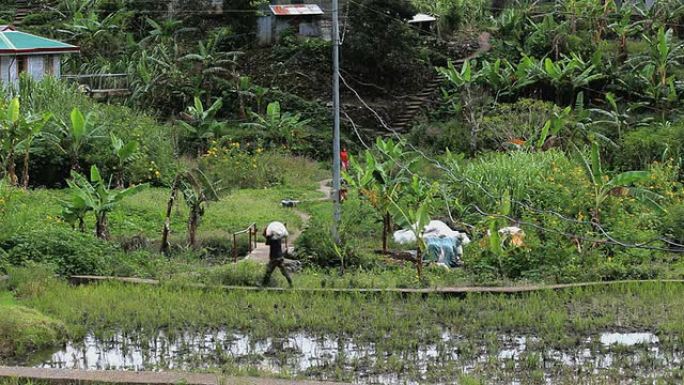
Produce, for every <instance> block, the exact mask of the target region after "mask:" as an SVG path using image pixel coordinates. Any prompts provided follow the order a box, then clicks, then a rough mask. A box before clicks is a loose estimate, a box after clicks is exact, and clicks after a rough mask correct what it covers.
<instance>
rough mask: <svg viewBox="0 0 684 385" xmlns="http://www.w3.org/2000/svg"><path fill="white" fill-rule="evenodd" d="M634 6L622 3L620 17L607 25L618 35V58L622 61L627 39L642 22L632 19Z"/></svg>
mask: <svg viewBox="0 0 684 385" xmlns="http://www.w3.org/2000/svg"><path fill="white" fill-rule="evenodd" d="M633 12H634V7H633V6H632V5H630V4H623V5H622V7H621V8H620V13H619V15H620V18H619V19H618V20H616V21H614V22H613V23H611V24H609V25H608V28H609V29H610V30H611V31H612V32H613V33H614V34H616V35H617V36H618V39H619V40H620V45H619V51H618V60H619V61H620V62H624V61H625V59H627V39H628V38H629V37H631V36H633V35H635V34H636V33H638V32H639V31H641V26H642V24H643V23H644V22H643V21H642V20H638V21H632V15H633Z"/></svg>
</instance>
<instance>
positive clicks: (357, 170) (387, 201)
mask: <svg viewBox="0 0 684 385" xmlns="http://www.w3.org/2000/svg"><path fill="white" fill-rule="evenodd" d="M413 162H415V160H412V159H411V158H410V157H409V154H408V152H406V151H405V150H404V145H403V143H401V142H399V143H395V142H394V141H392V140H391V139H388V140H387V141H385V140H382V139H381V138H378V139H377V140H376V143H375V151H370V150H367V151H366V152H365V153H364V156H363V158H362V159H361V160H358V159H356V157H352V158H351V160H350V168H349V171H347V172H345V173H344V178H345V180H346V181H347V183H349V185H350V186H351V187H353V188H355V189H357V190H358V192H359V194H360V195H361V196H362V197H364V198H365V199H367V200H368V202H369V203H370V205H371V206H372V207H373V208H374V209H375V210H376V211H377V212H378V214H380V216H381V217H382V224H383V226H382V251H383V253H387V246H388V235H389V233H390V231H391V229H392V221H391V213H390V208H391V205H392V201H396V200H397V199H398V197H399V195H400V194H401V191H402V187H403V186H404V185H405V184H406V182H407V181H408V180H409V179H408V177H407V168H408V167H409V166H410V165H411V163H413Z"/></svg>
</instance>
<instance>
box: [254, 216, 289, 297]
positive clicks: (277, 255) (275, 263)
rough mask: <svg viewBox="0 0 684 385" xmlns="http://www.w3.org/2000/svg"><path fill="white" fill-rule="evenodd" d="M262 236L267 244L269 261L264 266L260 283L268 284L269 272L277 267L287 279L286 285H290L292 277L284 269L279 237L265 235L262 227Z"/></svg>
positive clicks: (281, 244) (281, 245) (271, 272)
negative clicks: (264, 273)
mask: <svg viewBox="0 0 684 385" xmlns="http://www.w3.org/2000/svg"><path fill="white" fill-rule="evenodd" d="M264 238H266V244H267V245H268V246H269V252H268V258H269V261H268V265H267V266H266V275H264V279H263V280H262V281H261V285H262V286H266V285H268V281H270V280H271V274H273V270H275V269H276V268H279V269H280V272H281V273H283V275H284V276H285V279H287V283H288V285H290V287H292V278H290V274H289V273H288V272H287V269H285V257H284V256H283V243H282V241H281V240H280V239H275V238H273V237H272V236H267V235H266V229H264Z"/></svg>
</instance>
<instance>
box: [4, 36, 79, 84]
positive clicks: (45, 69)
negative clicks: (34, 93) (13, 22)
mask: <svg viewBox="0 0 684 385" xmlns="http://www.w3.org/2000/svg"><path fill="white" fill-rule="evenodd" d="M79 51H80V49H79V47H76V46H73V45H70V44H66V43H62V42H59V41H56V40H52V39H47V38H44V37H40V36H36V35H32V34H30V33H25V32H20V31H17V30H15V29H14V28H13V27H10V26H0V81H2V83H4V84H8V83H9V84H15V83H16V82H17V81H18V80H19V75H20V74H22V73H26V74H28V75H30V76H31V77H32V78H33V79H36V80H40V79H42V78H44V77H45V76H54V77H56V78H59V77H61V75H62V56H63V55H65V54H69V53H78V52H79Z"/></svg>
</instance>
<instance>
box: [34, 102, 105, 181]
mask: <svg viewBox="0 0 684 385" xmlns="http://www.w3.org/2000/svg"><path fill="white" fill-rule="evenodd" d="M69 117H70V122H69V123H66V122H63V121H62V122H61V124H60V125H59V126H58V135H54V134H49V135H48V136H47V139H48V140H49V141H51V142H52V143H53V144H54V145H55V147H56V148H57V149H58V150H59V151H60V152H62V153H63V154H65V155H66V156H68V158H69V163H70V167H71V171H75V172H80V171H81V164H80V160H81V156H82V154H83V151H84V149H85V148H86V146H87V145H88V144H90V143H91V142H92V141H94V140H95V139H99V138H102V135H101V131H102V130H103V129H104V126H101V125H95V124H94V118H93V114H92V113H89V114H87V115H83V113H82V112H81V110H80V109H79V108H78V107H74V109H73V110H71V114H70V115H69Z"/></svg>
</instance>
